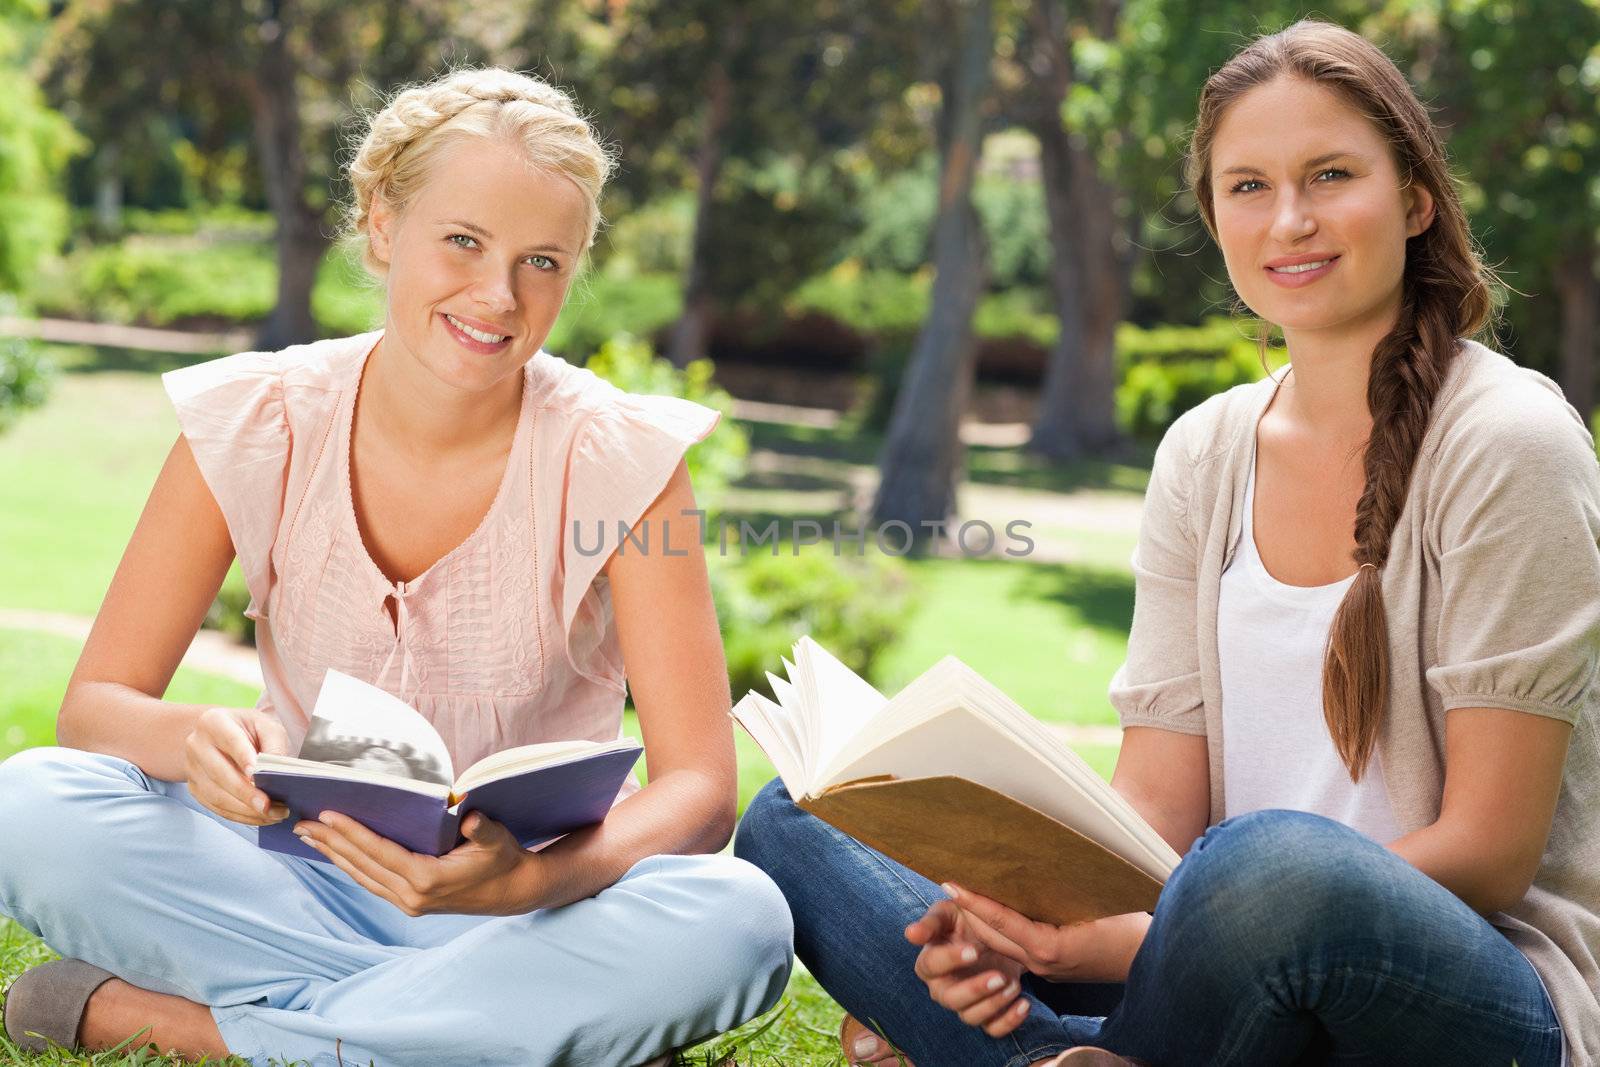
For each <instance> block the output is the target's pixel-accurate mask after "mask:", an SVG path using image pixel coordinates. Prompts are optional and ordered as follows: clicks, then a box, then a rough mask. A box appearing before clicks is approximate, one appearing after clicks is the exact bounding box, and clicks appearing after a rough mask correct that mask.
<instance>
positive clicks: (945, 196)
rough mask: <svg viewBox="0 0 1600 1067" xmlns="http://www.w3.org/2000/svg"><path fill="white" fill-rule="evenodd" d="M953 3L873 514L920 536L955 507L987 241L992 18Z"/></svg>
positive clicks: (969, 1)
mask: <svg viewBox="0 0 1600 1067" xmlns="http://www.w3.org/2000/svg"><path fill="white" fill-rule="evenodd" d="M953 6H954V8H955V9H956V15H957V18H956V21H957V23H958V27H957V30H956V38H955V40H956V43H955V45H954V49H953V52H952V54H951V55H950V57H949V59H948V60H947V61H946V65H945V70H944V72H943V75H942V76H941V78H940V83H941V89H942V90H943V92H942V99H943V104H942V107H941V111H940V115H939V127H940V138H939V140H940V146H939V147H940V167H939V209H938V215H937V216H936V218H935V220H934V230H933V267H934V282H933V293H932V295H931V298H930V303H929V311H928V318H927V319H926V320H925V321H924V322H923V324H922V330H921V332H920V333H919V334H918V335H917V340H916V344H915V345H914V346H913V348H912V351H911V359H910V362H909V363H908V364H907V366H906V374H905V380H904V383H903V384H902V386H901V388H900V393H899V395H898V397H897V398H896V399H895V404H894V412H893V414H892V415H891V417H890V420H889V430H888V434H887V437H886V439H885V441H884V446H883V452H882V454H881V455H880V457H879V460H878V467H879V470H880V472H881V479H880V481H879V483H878V494H877V499H876V501H875V502H874V505H873V517H874V519H875V520H876V522H878V523H879V524H882V523H887V522H904V523H906V524H908V525H909V526H910V528H911V532H912V534H913V535H914V536H916V537H917V539H918V540H919V541H920V540H923V539H924V538H925V536H926V534H927V532H928V531H927V530H926V529H925V528H924V527H923V525H922V524H923V523H924V522H939V521H943V520H945V519H947V518H948V517H949V516H950V515H951V514H952V512H953V511H954V510H955V488H956V480H957V474H958V472H959V470H960V468H961V461H962V455H963V451H962V447H961V416H962V414H963V413H964V412H965V410H966V406H967V400H968V398H969V397H970V395H971V392H972V377H973V370H974V366H973V364H974V361H975V357H976V354H977V350H976V346H975V344H974V338H973V328H972V316H973V313H974V312H975V311H976V310H977V307H978V298H979V297H980V296H981V295H982V294H983V290H984V287H985V286H986V284H987V282H988V251H987V246H986V242H985V240H984V235H983V227H982V223H981V221H980V220H979V218H978V213H977V210H976V209H975V208H974V206H973V203H972V185H973V180H974V178H975V177H976V174H977V169H978V158H979V155H980V154H981V152H982V149H983V123H982V105H983V97H984V94H985V92H986V90H987V87H988V82H989V63H990V58H991V55H992V52H993V47H994V28H993V22H992V13H991V6H990V0H953ZM896 543H897V542H896Z"/></svg>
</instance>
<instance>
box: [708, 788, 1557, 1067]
mask: <svg viewBox="0 0 1600 1067" xmlns="http://www.w3.org/2000/svg"><path fill="white" fill-rule="evenodd" d="M734 851H735V853H736V854H737V855H739V856H740V857H742V858H744V859H747V860H749V861H750V862H751V863H754V864H755V865H756V866H757V867H760V868H761V869H763V870H764V871H766V872H767V874H769V875H770V876H771V877H772V879H773V880H774V881H775V882H777V883H778V887H779V888H780V889H782V890H783V894H784V896H785V897H787V898H788V901H789V907H790V910H791V911H793V913H794V922H795V951H796V953H797V954H798V955H799V956H800V958H801V959H802V960H804V961H805V963H806V966H808V967H809V968H810V969H811V972H812V973H813V974H814V975H815V976H816V978H817V980H818V981H819V982H820V983H821V984H822V986H823V988H825V989H827V991H828V992H829V993H830V994H832V996H833V997H834V999H835V1000H837V1001H838V1002H839V1003H840V1004H841V1005H842V1006H843V1007H844V1008H845V1010H847V1011H849V1012H850V1014H852V1015H854V1016H855V1017H856V1018H858V1019H860V1020H862V1021H864V1022H866V1021H869V1020H870V1021H871V1023H873V1024H875V1028H876V1029H878V1030H880V1032H881V1033H883V1034H884V1035H886V1036H887V1037H888V1038H889V1040H890V1041H892V1042H893V1043H894V1044H895V1045H896V1046H897V1047H898V1048H900V1049H901V1050H902V1051H903V1052H904V1053H905V1054H906V1057H907V1058H908V1059H909V1060H910V1061H911V1062H912V1063H914V1064H916V1067H938V1065H940V1064H952V1065H962V1067H980V1065H986V1064H993V1065H1004V1067H1020V1065H1022V1064H1028V1063H1032V1062H1033V1061H1035V1060H1038V1059H1042V1058H1045V1057H1047V1056H1050V1055H1052V1054H1054V1053H1057V1052H1060V1051H1062V1050H1063V1049H1067V1048H1071V1047H1073V1046H1075V1045H1095V1046H1098V1047H1101V1048H1107V1049H1110V1050H1112V1051H1113V1052H1117V1053H1120V1054H1122V1055H1124V1056H1129V1057H1134V1058H1137V1059H1140V1060H1145V1061H1148V1062H1150V1063H1153V1064H1157V1065H1160V1067H1167V1065H1175V1064H1204V1065H1213V1064H1248V1065H1255V1064H1291V1063H1372V1064H1446V1063H1448V1064H1455V1065H1463V1067H1465V1065H1471V1064H1494V1065H1496V1067H1506V1065H1509V1064H1510V1063H1511V1062H1512V1060H1513V1059H1515V1060H1516V1062H1517V1063H1518V1064H1519V1065H1520V1067H1557V1065H1558V1064H1559V1063H1560V1062H1561V1046H1562V1037H1561V1027H1560V1025H1559V1023H1558V1022H1557V1020H1556V1017H1555V1013H1554V1010H1553V1008H1552V1007H1551V1005H1550V1002H1549V1000H1548V999H1547V997H1546V995H1545V992H1544V988H1543V986H1542V985H1541V984H1540V981H1539V977H1538V975H1537V973H1536V972H1535V971H1534V969H1533V967H1532V965H1531V964H1529V963H1528V961H1527V959H1526V958H1525V957H1524V956H1523V955H1522V954H1521V953H1520V952H1518V951H1517V949H1516V948H1515V947H1514V946H1513V945H1512V944H1511V943H1510V942H1509V941H1507V940H1506V938H1505V937H1504V936H1503V935H1502V934H1500V933H1499V932H1498V931H1497V930H1495V928H1494V927H1492V926H1490V925H1489V923H1488V922H1486V921H1485V920H1484V919H1483V917H1482V916H1480V915H1478V914H1477V913H1476V912H1474V911H1473V910H1472V909H1471V908H1469V907H1467V905H1465V904H1463V903H1462V902H1461V900H1460V899H1458V898H1457V897H1456V896H1455V895H1454V894H1452V893H1451V892H1450V891H1449V890H1447V889H1445V888H1444V887H1443V886H1441V885H1439V884H1438V883H1437V882H1435V881H1434V880H1433V879H1431V878H1429V877H1428V876H1427V875H1425V874H1423V873H1422V872H1420V871H1418V870H1417V869H1416V868H1414V867H1412V866H1411V865H1410V864H1408V863H1407V862H1406V861H1405V860H1403V859H1401V858H1400V857H1399V856H1397V855H1395V854H1394V853H1392V852H1390V851H1389V850H1388V849H1386V848H1383V847H1382V846H1381V845H1378V844H1377V843H1376V842H1374V841H1372V840H1371V839H1369V838H1366V837H1364V836H1362V835H1361V834H1359V833H1357V832H1356V831H1354V830H1352V829H1350V828H1349V827H1347V826H1344V825H1343V824H1341V823H1338V822H1335V821H1333V820H1331V819H1327V818H1323V817H1322V816H1320V815H1311V814H1307V813H1305V812H1297V811H1279V810H1272V811H1258V812H1252V813H1250V814H1248V815H1240V816H1237V817H1235V818H1231V819H1226V820H1224V821H1223V822H1221V823H1218V824H1217V825H1215V826H1213V827H1211V828H1210V829H1209V830H1207V831H1206V833H1205V836H1204V837H1201V838H1200V839H1199V840H1198V841H1196V842H1195V844H1194V846H1193V847H1192V848H1191V849H1190V850H1189V852H1188V854H1187V855H1186V856H1185V857H1184V859H1183V862H1182V863H1180V864H1179V865H1178V868H1177V870H1176V871H1174V872H1173V874H1172V877H1171V878H1170V879H1169V880H1168V882H1167V884H1166V887H1165V888H1164V889H1163V891H1162V893H1161V898H1160V901H1159V903H1158V904H1157V905H1156V910H1155V918H1154V920H1153V921H1152V923H1151V926H1150V931H1149V933H1148V935H1147V936H1146V937H1145V940H1144V944H1143V945H1142V946H1141V947H1140V949H1139V952H1138V954H1137V955H1136V956H1135V958H1134V961H1133V966H1132V969H1131V970H1130V971H1129V974H1128V980H1127V982H1126V983H1052V982H1048V981H1045V980H1043V979H1040V978H1037V977H1035V976H1032V975H1030V976H1027V977H1026V978H1025V980H1024V984H1023V992H1024V994H1025V995H1026V996H1027V997H1028V998H1029V999H1030V1001H1031V1002H1032V1009H1031V1011H1030V1013H1029V1015H1028V1018H1027V1020H1026V1021H1025V1022H1024V1023H1023V1024H1022V1026H1021V1027H1019V1028H1018V1029H1017V1030H1015V1031H1014V1032H1012V1033H1011V1034H1010V1035H1008V1036H1006V1037H1004V1038H999V1039H996V1038H991V1037H989V1036H988V1035H986V1034H985V1033H984V1032H983V1031H982V1030H979V1029H977V1028H975V1027H970V1026H967V1025H965V1024H964V1023H962V1022H961V1021H960V1019H958V1018H957V1017H956V1015H955V1014H954V1013H953V1012H950V1011H947V1010H946V1009H944V1008H942V1007H940V1006H939V1005H938V1004H935V1003H934V1002H933V1001H932V1000H930V999H929V997H928V993H927V988H926V986H924V985H923V983H922V981H921V980H920V979H918V978H917V976H916V975H915V974H914V973H913V972H912V962H913V961H914V960H915V958H916V955H917V951H918V950H917V949H916V948H915V947H914V946H913V945H911V944H910V943H908V942H907V941H906V940H905V938H904V936H903V935H902V931H903V930H904V928H905V926H906V924H907V923H909V922H911V921H912V920H914V919H917V918H919V917H920V916H921V915H922V914H923V912H924V911H926V910H927V908H928V906H929V905H930V904H931V903H932V902H933V901H935V900H939V899H941V898H943V897H944V895H945V894H944V893H943V891H941V890H940V889H939V887H938V886H937V885H935V884H933V883H932V882H930V881H928V880H927V879H926V878H923V877H922V876H920V875H918V874H915V873H914V872H912V871H910V870H908V869H906V868H905V867H903V866H901V865H900V864H898V863H895V862H894V861H893V860H890V859H888V858H886V857H885V856H883V855H882V854H880V853H878V852H875V851H873V850H872V849H869V848H867V847H866V846H864V845H862V844H860V843H859V842H857V841H855V840H854V839H852V838H850V837H848V836H846V835H845V834H843V833H841V832H839V831H838V830H835V829H834V828H833V827H831V826H829V825H827V824H826V823H824V822H822V821H821V820H820V819H817V818H815V817H814V816H812V815H810V814H808V813H806V812H804V811H802V810H801V809H799V808H798V807H796V806H795V805H794V803H793V802H792V801H791V800H790V798H789V795H788V793H787V792H785V791H784V789H783V785H782V783H780V782H772V783H769V784H768V785H767V786H766V787H765V788H764V789H762V791H761V792H760V793H759V794H758V795H757V796H756V798H755V800H754V801H752V802H751V805H750V807H749V809H748V810H747V811H746V812H745V816H744V820H743V822H742V823H741V824H740V826H739V832H738V836H737V837H736V838H735V843H734Z"/></svg>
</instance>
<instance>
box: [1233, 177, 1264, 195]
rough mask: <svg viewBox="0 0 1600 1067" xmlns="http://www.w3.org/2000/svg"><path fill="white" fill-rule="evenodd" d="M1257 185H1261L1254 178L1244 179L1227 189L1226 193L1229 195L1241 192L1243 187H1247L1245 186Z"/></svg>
mask: <svg viewBox="0 0 1600 1067" xmlns="http://www.w3.org/2000/svg"><path fill="white" fill-rule="evenodd" d="M1259 184H1261V183H1260V182H1258V181H1256V180H1255V179H1254V178H1246V179H1245V180H1244V181H1242V182H1240V183H1239V184H1238V185H1235V186H1234V187H1233V188H1232V189H1229V190H1228V191H1229V192H1230V193H1238V192H1243V191H1244V187H1245V186H1247V185H1259Z"/></svg>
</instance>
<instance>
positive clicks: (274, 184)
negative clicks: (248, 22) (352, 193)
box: [246, 0, 330, 351]
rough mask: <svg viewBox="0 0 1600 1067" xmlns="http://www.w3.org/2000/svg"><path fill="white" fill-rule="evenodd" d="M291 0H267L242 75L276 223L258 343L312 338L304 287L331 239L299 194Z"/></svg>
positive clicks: (302, 189)
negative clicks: (269, 304) (273, 281)
mask: <svg viewBox="0 0 1600 1067" xmlns="http://www.w3.org/2000/svg"><path fill="white" fill-rule="evenodd" d="M292 9H293V2H292V0H273V2H271V3H269V4H268V10H267V16H266V18H264V19H263V20H262V21H261V22H260V23H259V24H258V27H259V32H260V34H261V59H260V63H259V65H258V67H257V69H256V70H255V72H254V73H253V76H251V77H249V78H247V79H246V85H247V90H248V93H249V96H250V106H251V111H252V113H253V117H254V119H255V133H256V147H257V149H258V150H259V151H260V153H261V167H262V178H263V184H264V185H265V187H266V193H267V201H268V203H269V204H270V205H271V207H272V214H273V216H274V217H275V218H276V219H277V223H278V303H277V306H276V307H274V308H273V309H272V314H271V316H269V317H268V319H267V322H266V325H265V326H264V327H262V330H261V334H260V336H259V337H258V338H257V341H256V343H257V345H258V346H259V347H260V348H261V350H262V351H272V350H275V349H279V348H284V347H286V346H288V345H293V344H300V343H302V342H305V341H310V340H314V339H315V338H316V337H317V335H318V330H317V323H316V320H315V319H314V318H313V317H312V315H311V287H312V284H313V283H314V282H315V281H316V276H317V266H318V265H319V264H320V263H321V262H322V256H323V253H325V252H326V251H327V249H328V245H329V244H330V238H329V236H328V235H327V234H326V233H325V232H324V230H323V216H322V212H321V211H319V210H316V209H314V208H312V207H311V205H310V204H308V203H307V202H306V195H305V194H306V157H305V150H304V148H303V147H302V146H301V143H300V137H301V123H300V94H299V91H298V89H297V88H296V86H295V78H296V75H297V74H298V73H299V67H298V64H297V62H296V60H295V57H294V54H293V52H292V51H291V50H290V46H289V30H290V24H291V20H292V15H293V10H292Z"/></svg>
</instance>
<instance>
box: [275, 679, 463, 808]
mask: <svg viewBox="0 0 1600 1067" xmlns="http://www.w3.org/2000/svg"><path fill="white" fill-rule="evenodd" d="M300 758H301V759H303V760H314V761H316V762H318V763H325V764H329V765H332V766H335V767H351V768H355V769H358V770H363V771H374V772H377V773H380V774H385V775H393V776H395V777H398V778H410V779H413V780H415V781H419V782H432V783H434V784H435V785H443V786H449V785H450V784H451V781H452V779H454V777H455V773H454V771H453V770H452V768H451V766H450V752H449V750H447V749H446V748H445V744H444V738H442V737H440V736H439V731H437V730H435V729H434V728H433V725H432V724H431V723H429V722H428V720H427V719H425V718H423V717H422V716H421V715H420V714H418V713H417V711H416V710H415V709H413V708H412V707H411V705H409V704H407V703H406V702H405V701H403V700H401V699H399V698H398V697H394V696H391V695H390V694H389V693H386V692H385V691H383V690H382V689H379V688H378V687H377V686H375V685H368V684H367V683H366V682H363V681H361V680H360V679H359V678H352V677H351V676H350V675H348V674H345V673H343V672H341V671H335V670H330V671H329V672H328V673H327V675H326V676H325V677H324V678H323V680H322V689H321V691H320V692H318V694H317V703H316V707H315V708H313V709H312V712H311V725H310V727H309V728H308V729H307V731H306V737H305V741H304V742H303V743H302V744H301V745H300Z"/></svg>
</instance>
